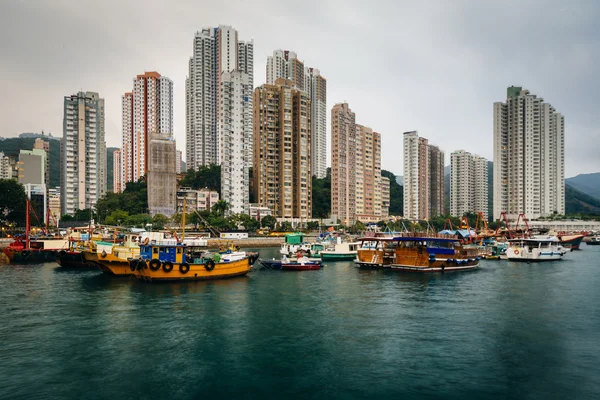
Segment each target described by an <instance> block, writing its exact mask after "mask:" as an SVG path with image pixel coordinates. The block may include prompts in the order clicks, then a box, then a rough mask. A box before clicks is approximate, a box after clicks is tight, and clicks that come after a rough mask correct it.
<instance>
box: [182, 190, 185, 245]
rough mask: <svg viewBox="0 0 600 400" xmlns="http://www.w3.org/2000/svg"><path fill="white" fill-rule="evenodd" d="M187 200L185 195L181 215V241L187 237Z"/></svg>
mask: <svg viewBox="0 0 600 400" xmlns="http://www.w3.org/2000/svg"><path fill="white" fill-rule="evenodd" d="M185 200H186V197H185V196H183V215H182V216H181V241H182V242H183V239H185Z"/></svg>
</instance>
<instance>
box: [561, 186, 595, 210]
mask: <svg viewBox="0 0 600 400" xmlns="http://www.w3.org/2000/svg"><path fill="white" fill-rule="evenodd" d="M565 214H566V215H579V214H581V215H600V200H598V199H596V198H595V197H592V196H590V195H588V194H585V193H583V192H581V191H579V190H577V189H575V188H574V187H572V186H571V185H569V184H565Z"/></svg>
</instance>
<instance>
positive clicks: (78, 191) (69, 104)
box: [60, 92, 106, 215]
mask: <svg viewBox="0 0 600 400" xmlns="http://www.w3.org/2000/svg"><path fill="white" fill-rule="evenodd" d="M61 147H62V148H61V155H62V160H61V164H62V168H61V184H60V189H61V196H60V198H61V203H62V206H61V207H62V213H63V214H69V215H73V214H74V213H75V212H76V211H77V210H84V209H87V208H90V207H93V206H94V205H95V204H96V202H97V201H98V200H99V199H100V198H101V197H102V196H103V195H104V193H106V181H105V180H103V178H102V176H106V175H103V174H105V172H102V171H106V142H105V141H104V99H101V98H100V96H98V93H94V92H79V93H77V94H74V95H72V96H66V97H65V99H64V117H63V139H62V142H61Z"/></svg>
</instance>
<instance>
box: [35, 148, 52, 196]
mask: <svg viewBox="0 0 600 400" xmlns="http://www.w3.org/2000/svg"><path fill="white" fill-rule="evenodd" d="M33 148H34V149H39V150H44V152H45V153H46V166H45V169H44V171H45V173H44V183H45V184H46V187H48V185H49V184H50V142H47V141H45V140H44V139H42V138H37V139H35V142H33Z"/></svg>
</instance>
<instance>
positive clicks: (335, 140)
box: [331, 103, 389, 225]
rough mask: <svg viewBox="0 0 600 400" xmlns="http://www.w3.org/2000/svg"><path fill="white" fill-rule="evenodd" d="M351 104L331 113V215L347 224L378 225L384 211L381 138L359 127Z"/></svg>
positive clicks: (370, 130) (336, 106) (337, 106)
mask: <svg viewBox="0 0 600 400" xmlns="http://www.w3.org/2000/svg"><path fill="white" fill-rule="evenodd" d="M355 120H356V116H355V114H354V113H353V112H352V111H351V110H350V107H349V106H348V104H347V103H342V104H336V105H335V106H334V107H333V109H332V110H331V160H332V161H331V214H332V216H337V219H339V220H340V221H341V222H342V223H343V224H346V225H351V224H354V223H355V222H356V221H361V222H377V221H379V220H381V218H382V217H384V216H386V215H387V214H388V212H389V210H388V209H385V210H384V209H383V196H382V188H381V135H380V134H379V133H377V132H373V130H372V129H371V128H369V127H366V126H363V125H358V124H356V122H355Z"/></svg>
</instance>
